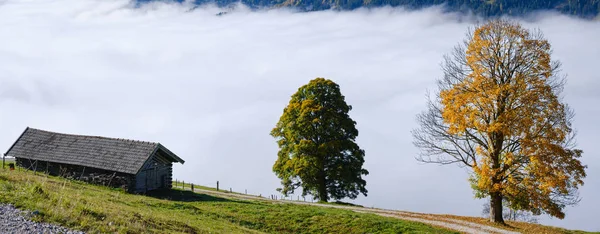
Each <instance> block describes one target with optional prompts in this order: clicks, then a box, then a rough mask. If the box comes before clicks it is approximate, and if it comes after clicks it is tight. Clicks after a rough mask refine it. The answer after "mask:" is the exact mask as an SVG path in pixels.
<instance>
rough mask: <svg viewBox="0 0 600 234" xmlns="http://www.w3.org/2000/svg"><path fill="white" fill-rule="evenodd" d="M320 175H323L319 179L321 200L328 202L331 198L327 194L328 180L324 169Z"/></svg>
mask: <svg viewBox="0 0 600 234" xmlns="http://www.w3.org/2000/svg"><path fill="white" fill-rule="evenodd" d="M319 177H321V178H320V179H319V201H321V202H327V200H329V197H328V196H327V181H326V178H325V171H324V170H322V171H321V172H320V175H319Z"/></svg>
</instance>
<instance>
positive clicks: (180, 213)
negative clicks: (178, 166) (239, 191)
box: [0, 169, 454, 233]
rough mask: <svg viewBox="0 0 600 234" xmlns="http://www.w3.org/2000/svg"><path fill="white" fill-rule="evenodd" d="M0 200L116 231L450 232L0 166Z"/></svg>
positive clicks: (46, 216)
mask: <svg viewBox="0 0 600 234" xmlns="http://www.w3.org/2000/svg"><path fill="white" fill-rule="evenodd" d="M0 203H11V204H14V205H15V206H17V207H19V208H21V209H25V210H37V211H39V215H37V216H35V217H34V219H35V220H36V221H44V222H51V223H57V224H61V225H63V226H66V227H70V228H74V229H78V230H83V231H87V232H90V233H98V232H102V233H104V232H111V233H113V232H118V233H148V232H150V233H157V232H159V233H264V232H266V233H454V232H452V231H448V230H443V229H439V228H435V227H431V226H428V225H425V224H421V223H415V222H409V221H403V220H398V219H393V218H387V217H381V216H377V215H373V214H364V213H356V212H353V211H348V210H343V209H335V208H324V207H313V206H305V205H295V204H280V203H277V204H275V203H272V202H269V201H252V202H250V201H240V200H229V199H224V198H219V197H213V196H209V195H204V194H195V193H192V192H189V191H181V190H171V191H166V192H162V193H155V194H150V195H148V196H142V195H132V194H127V193H125V192H123V191H120V190H117V189H110V188H106V187H102V186H95V185H89V184H85V183H82V182H77V181H69V180H66V179H62V178H56V177H51V176H50V177H49V176H46V175H43V174H41V175H40V174H37V175H34V174H33V172H24V171H22V170H21V171H18V170H15V171H8V170H1V169H0Z"/></svg>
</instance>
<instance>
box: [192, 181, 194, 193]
mask: <svg viewBox="0 0 600 234" xmlns="http://www.w3.org/2000/svg"><path fill="white" fill-rule="evenodd" d="M192 192H194V183H192Z"/></svg>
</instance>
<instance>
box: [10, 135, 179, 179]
mask: <svg viewBox="0 0 600 234" xmlns="http://www.w3.org/2000/svg"><path fill="white" fill-rule="evenodd" d="M157 151H161V154H162V155H165V157H167V158H168V159H169V160H170V161H171V162H179V163H182V164H183V163H184V162H185V161H183V160H182V159H181V158H179V157H177V155H175V154H174V153H173V152H171V151H170V150H168V149H167V148H166V147H164V146H163V145H161V144H160V143H154V142H145V141H135V140H127V139H120V138H108V137H100V136H85V135H73V134H64V133H56V132H49V131H45V130H40V129H35V128H30V127H27V128H26V129H25V131H24V132H23V133H22V134H21V136H20V137H19V139H17V141H16V142H15V143H14V144H13V145H12V146H11V147H10V149H9V150H8V151H7V152H6V154H5V155H7V156H12V157H16V158H25V159H30V160H40V161H48V162H54V163H64V164H71V165H80V166H86V167H93V168H99V169H104V170H109V171H116V172H122V173H127V174H137V172H138V171H139V170H140V168H141V167H142V166H143V165H144V163H145V162H146V160H148V158H149V157H150V156H152V155H153V154H154V153H156V152H157Z"/></svg>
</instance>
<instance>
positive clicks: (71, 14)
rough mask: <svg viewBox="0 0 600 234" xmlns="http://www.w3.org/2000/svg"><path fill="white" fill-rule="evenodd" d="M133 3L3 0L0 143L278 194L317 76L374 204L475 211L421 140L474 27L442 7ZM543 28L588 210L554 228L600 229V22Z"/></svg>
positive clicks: (460, 180)
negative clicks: (92, 153)
mask: <svg viewBox="0 0 600 234" xmlns="http://www.w3.org/2000/svg"><path fill="white" fill-rule="evenodd" d="M220 11H223V9H218V8H215V7H211V6H204V7H199V8H196V9H192V7H191V6H188V5H186V4H183V5H178V4H166V3H155V4H148V5H144V6H142V7H140V8H134V7H133V6H132V5H131V4H130V3H129V2H127V1H124V0H108V1H92V0H58V1H57V0H53V1H49V0H44V1H40V0H22V1H13V0H5V1H0V113H1V114H0V129H2V134H1V135H0V147H4V150H7V149H8V147H10V145H11V144H12V143H13V142H14V140H15V139H16V138H17V137H18V136H19V134H20V133H21V132H22V131H23V130H24V128H25V127H27V126H31V127H36V128H42V129H46V130H50V131H58V132H65V133H78V134H91V135H103V136H110V137H119V138H131V139H138V140H146V141H158V142H161V143H163V144H164V145H166V146H167V147H169V148H170V149H171V150H172V151H173V152H175V153H177V154H178V155H179V156H181V157H182V158H184V159H185V160H186V163H185V165H176V166H175V168H174V177H175V178H177V179H180V180H182V179H183V180H185V181H186V182H187V181H189V182H194V183H198V184H203V185H209V186H214V184H215V183H216V181H217V180H218V181H220V184H221V186H222V187H225V188H229V187H231V188H232V189H233V190H237V191H244V189H247V190H248V192H249V193H253V194H262V195H266V196H268V195H269V194H276V191H275V188H277V187H278V185H279V181H278V180H277V178H276V177H275V175H274V174H273V172H272V169H271V167H272V165H273V163H274V161H275V159H276V152H277V145H276V144H275V141H274V140H273V138H271V137H270V136H269V132H270V130H271V128H273V127H274V126H275V123H276V122H277V120H278V118H279V116H280V115H281V113H282V110H283V108H284V107H285V105H286V104H287V102H288V101H289V98H290V96H291V95H292V94H293V93H294V92H295V91H296V90H297V88H298V87H299V86H301V85H303V84H305V83H307V82H308V81H309V80H310V79H313V78H315V77H325V78H329V79H332V80H334V81H335V82H337V83H338V84H340V86H341V89H342V92H343V94H344V95H345V96H346V100H347V102H348V103H349V104H351V105H352V106H353V110H352V112H351V113H350V114H351V117H352V118H354V119H355V120H356V121H357V122H358V125H357V128H358V129H359V131H360V134H359V138H358V143H359V145H360V146H361V147H363V148H364V149H365V151H366V157H365V159H366V162H365V168H366V169H368V170H369V171H370V172H371V173H370V175H369V176H367V177H366V180H367V189H368V190H369V194H368V197H360V198H358V199H357V200H356V201H354V202H356V203H359V204H362V205H364V206H374V207H382V208H390V209H400V210H409V211H417V212H428V213H451V214H458V215H472V216H479V215H480V214H481V208H482V207H481V204H482V203H483V200H475V199H473V192H472V191H471V188H470V187H469V184H468V182H467V175H468V173H467V171H466V169H461V168H459V167H457V166H437V165H422V164H420V163H417V161H416V160H415V159H414V157H415V155H416V153H417V152H418V151H417V149H416V148H414V147H413V145H412V144H411V142H412V139H411V135H410V130H411V129H413V128H415V127H416V122H415V115H416V114H417V113H419V112H420V111H421V110H423V109H424V108H425V91H426V90H427V89H430V90H432V89H433V88H434V84H435V79H437V78H439V77H440V76H441V75H442V73H441V70H440V67H439V64H440V62H441V61H442V56H443V54H445V53H448V52H450V50H451V49H452V47H453V46H454V45H456V44H457V43H458V42H460V41H461V40H462V39H463V38H464V34H465V32H466V30H467V29H468V27H469V26H471V25H472V24H473V23H475V21H476V20H477V19H476V18H475V17H466V16H460V15H457V14H444V13H441V11H440V10H439V9H437V8H430V9H425V10H421V11H414V12H410V11H405V10H403V9H400V8H380V9H374V10H356V11H351V12H341V13H340V12H332V11H322V12H310V13H295V12H292V11H289V10H271V11H259V12H251V11H248V10H246V9H244V8H243V7H238V9H236V10H234V11H233V12H231V13H229V14H226V15H223V16H221V17H218V16H215V14H216V13H218V12H220ZM523 23H524V25H525V26H527V27H529V28H534V27H535V28H540V29H541V30H542V31H543V32H544V33H545V35H546V37H547V38H548V39H549V40H550V42H551V43H552V46H553V48H554V52H555V53H554V58H555V59H559V60H561V61H562V63H563V65H564V66H563V72H564V73H566V74H568V76H569V77H568V84H567V86H566V89H565V92H564V94H565V96H566V97H565V101H566V102H568V103H569V104H570V105H571V106H572V107H573V108H574V109H575V111H576V113H577V116H576V119H575V122H574V127H575V128H577V129H578V132H579V137H578V142H579V147H580V148H581V149H583V151H584V157H583V159H582V160H583V161H584V163H585V164H587V165H588V178H587V179H586V180H585V183H586V184H585V185H584V186H583V188H582V189H581V190H580V192H581V196H582V198H583V200H582V201H581V203H580V204H579V205H578V206H576V207H572V208H568V209H567V216H566V218H565V219H564V220H558V219H549V218H543V219H542V222H543V223H544V224H549V225H555V226H562V227H567V228H574V229H584V230H595V231H600V226H599V224H598V222H597V221H596V218H597V217H595V214H596V213H597V208H598V207H600V201H598V199H597V197H599V196H600V174H599V173H598V170H600V159H599V158H598V154H599V153H600V150H598V148H597V147H595V146H596V144H597V141H598V137H597V136H598V133H599V132H600V127H599V125H598V124H597V120H596V119H597V116H599V115H600V105H598V103H600V93H599V92H598V90H597V89H598V88H600V81H599V80H600V79H598V78H599V77H598V75H597V74H598V72H597V66H598V64H599V62H600V45H599V44H598V41H597V40H598V38H600V23H599V22H597V21H596V22H587V21H582V20H579V19H574V18H570V17H567V16H561V15H557V14H551V13H544V14H538V15H535V16H532V17H528V18H527V19H524V20H523Z"/></svg>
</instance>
